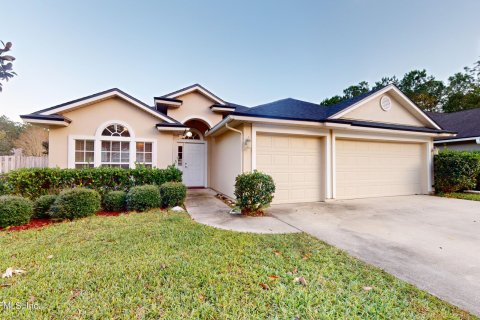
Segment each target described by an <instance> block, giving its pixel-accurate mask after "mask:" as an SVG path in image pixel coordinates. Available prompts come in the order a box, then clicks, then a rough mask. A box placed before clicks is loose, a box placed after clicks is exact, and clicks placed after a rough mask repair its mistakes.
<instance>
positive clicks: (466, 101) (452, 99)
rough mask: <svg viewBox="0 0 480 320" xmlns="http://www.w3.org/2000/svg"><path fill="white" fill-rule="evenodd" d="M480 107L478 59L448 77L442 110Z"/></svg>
mask: <svg viewBox="0 0 480 320" xmlns="http://www.w3.org/2000/svg"><path fill="white" fill-rule="evenodd" d="M474 108H480V61H477V62H476V63H475V64H474V66H473V67H472V68H469V67H465V68H464V72H457V73H455V74H454V75H453V76H451V77H449V78H448V86H447V89H446V97H445V103H444V104H443V111H444V112H456V111H462V110H468V109H474Z"/></svg>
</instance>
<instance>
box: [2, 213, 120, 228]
mask: <svg viewBox="0 0 480 320" xmlns="http://www.w3.org/2000/svg"><path fill="white" fill-rule="evenodd" d="M122 214H128V212H123V211H122V212H117V211H99V212H97V213H96V214H95V215H97V216H101V217H118V216H119V215H122ZM60 222H63V221H62V220H52V219H31V220H30V222H29V223H26V224H22V225H19V226H12V227H8V228H0V231H7V232H16V231H23V230H29V229H40V228H43V227H46V226H48V225H51V224H54V223H60Z"/></svg>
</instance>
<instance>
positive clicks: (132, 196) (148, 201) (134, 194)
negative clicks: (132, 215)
mask: <svg viewBox="0 0 480 320" xmlns="http://www.w3.org/2000/svg"><path fill="white" fill-rule="evenodd" d="M159 204H160V190H159V189H158V186H155V185H144V186H138V187H133V188H131V189H130V191H129V192H128V193H127V208H128V210H135V211H146V210H149V209H153V208H157V207H158V205H159Z"/></svg>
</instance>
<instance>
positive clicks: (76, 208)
mask: <svg viewBox="0 0 480 320" xmlns="http://www.w3.org/2000/svg"><path fill="white" fill-rule="evenodd" d="M98 210H100V194H99V193H98V192H97V191H95V190H92V189H86V188H73V189H65V190H63V191H62V192H60V194H59V195H58V197H57V198H56V199H55V202H54V203H53V205H52V207H51V208H50V212H49V213H50V216H51V217H52V218H59V219H70V220H73V219H78V218H83V217H88V216H92V215H94V214H95V213H96V212H97V211H98Z"/></svg>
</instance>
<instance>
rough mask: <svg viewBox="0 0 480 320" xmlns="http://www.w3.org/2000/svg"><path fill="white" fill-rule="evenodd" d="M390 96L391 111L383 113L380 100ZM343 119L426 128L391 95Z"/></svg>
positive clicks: (371, 101)
mask: <svg viewBox="0 0 480 320" xmlns="http://www.w3.org/2000/svg"><path fill="white" fill-rule="evenodd" d="M383 96H388V97H389V98H390V99H391V101H392V107H391V109H390V110H389V111H383V110H382V108H381V107H380V99H381V98H382V97H383ZM342 119H356V120H367V121H375V122H383V123H395V124H403V125H409V126H421V127H423V126H425V124H424V123H423V122H422V121H420V120H419V119H418V118H416V117H415V116H414V115H413V114H412V113H410V112H409V111H408V110H407V109H405V107H404V106H402V105H401V104H400V103H399V102H398V101H397V100H395V99H394V98H393V96H391V95H389V94H385V95H381V96H378V97H376V98H374V99H372V100H370V101H368V102H366V103H365V104H363V105H361V106H359V107H358V108H356V109H354V110H352V111H350V112H348V113H347V114H345V115H344V116H343V117H342Z"/></svg>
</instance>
